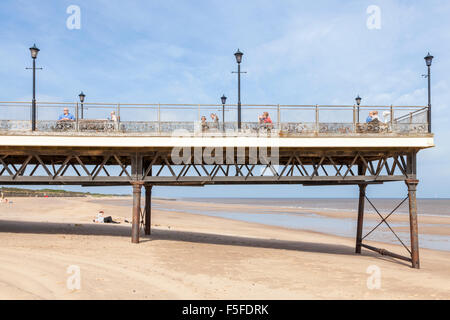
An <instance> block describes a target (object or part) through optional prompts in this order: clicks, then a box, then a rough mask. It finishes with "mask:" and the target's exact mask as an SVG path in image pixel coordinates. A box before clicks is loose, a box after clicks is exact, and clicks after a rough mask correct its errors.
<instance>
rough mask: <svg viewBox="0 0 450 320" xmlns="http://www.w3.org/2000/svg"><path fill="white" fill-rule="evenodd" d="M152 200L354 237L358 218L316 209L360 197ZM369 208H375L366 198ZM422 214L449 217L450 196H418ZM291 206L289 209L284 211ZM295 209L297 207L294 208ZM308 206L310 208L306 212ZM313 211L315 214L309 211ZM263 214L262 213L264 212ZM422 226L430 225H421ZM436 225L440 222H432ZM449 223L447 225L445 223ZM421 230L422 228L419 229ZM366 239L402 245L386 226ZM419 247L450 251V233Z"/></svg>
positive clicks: (403, 209)
mask: <svg viewBox="0 0 450 320" xmlns="http://www.w3.org/2000/svg"><path fill="white" fill-rule="evenodd" d="M171 200H172V201H164V202H155V201H154V202H153V203H152V207H153V208H155V209H158V210H162V211H174V210H175V211H178V212H186V213H190V214H199V215H207V216H214V217H221V218H226V219H233V220H239V221H244V222H252V223H260V224H265V225H270V226H279V227H284V228H291V229H301V230H308V231H314V232H321V233H327V234H333V235H337V236H343V237H349V238H354V237H355V234H356V221H355V219H354V218H331V217H326V216H323V215H320V214H315V213H314V210H317V211H318V212H320V211H347V212H355V217H356V211H357V207H358V200H357V199H280V198H273V199H268V198H265V199H256V198H254V199H249V198H184V199H180V200H186V201H193V202H202V203H211V206H210V207H208V208H204V207H198V208H195V207H184V206H182V205H181V203H179V202H178V201H177V199H171ZM402 200H403V199H373V200H371V201H372V203H373V205H374V206H375V207H376V208H377V209H378V210H379V212H380V213H381V214H383V215H386V214H388V213H390V212H391V211H392V209H394V208H395V207H396V206H397V205H398V204H400V203H401V202H402ZM92 201H94V202H97V203H105V201H106V202H108V203H109V204H111V203H114V204H116V205H119V206H129V207H131V206H132V202H131V200H130V199H117V200H112V201H111V200H92ZM217 203H225V204H243V205H248V206H250V208H249V207H247V206H245V207H242V208H240V209H234V210H233V211H231V210H226V211H223V210H222V209H218V208H216V207H215V206H214V204H217ZM252 205H254V206H258V207H261V206H262V207H265V209H263V210H261V209H252V208H251V206H252ZM365 206H366V210H367V211H374V209H373V208H372V207H371V205H370V204H369V203H368V202H367V201H366V204H365ZM417 207H418V212H419V215H431V216H450V199H418V203H417ZM286 208H289V209H290V210H289V211H286V210H283V209H286ZM292 209H296V210H292ZM305 209H308V210H307V211H306V210H305ZM311 210H312V211H313V212H312V213H311V212H310V211H311ZM261 213H263V214H261ZM395 214H408V201H407V200H406V201H405V202H404V203H403V204H402V205H401V206H400V207H399V208H398V209H397V211H396V213H395ZM377 223H378V222H375V221H370V220H366V221H364V233H367V232H369V231H370V230H371V229H372V228H373V227H374V226H375V225H376V224H377ZM390 225H391V227H393V228H394V230H395V229H396V228H399V227H403V228H404V230H408V227H409V224H408V223H405V222H398V223H390ZM420 226H428V225H426V224H421V225H420ZM429 226H437V225H429ZM446 226H448V225H446ZM419 229H420V228H419ZM396 232H397V234H398V235H399V236H400V238H401V239H402V240H403V241H404V243H405V245H407V246H409V232H405V231H403V230H402V231H398V230H396ZM367 240H375V241H381V242H388V243H396V244H399V243H398V241H397V239H396V238H395V236H394V235H393V234H392V233H391V232H390V231H389V230H388V229H387V227H385V226H384V225H382V226H381V228H378V229H377V231H376V232H374V233H372V234H371V235H370V236H369V237H368V238H367ZM420 247H422V248H429V249H435V250H445V251H450V236H444V235H434V234H424V233H421V235H420Z"/></svg>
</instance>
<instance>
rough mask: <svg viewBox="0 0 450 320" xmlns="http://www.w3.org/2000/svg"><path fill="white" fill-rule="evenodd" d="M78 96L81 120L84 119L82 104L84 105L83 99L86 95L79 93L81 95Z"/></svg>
mask: <svg viewBox="0 0 450 320" xmlns="http://www.w3.org/2000/svg"><path fill="white" fill-rule="evenodd" d="M78 96H79V97H80V102H81V119H84V111H83V103H84V98H85V97H86V95H85V94H84V93H83V91H81V93H80V94H79V95H78Z"/></svg>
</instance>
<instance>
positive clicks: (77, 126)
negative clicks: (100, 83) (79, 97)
mask: <svg viewBox="0 0 450 320" xmlns="http://www.w3.org/2000/svg"><path fill="white" fill-rule="evenodd" d="M75 120H76V122H75V130H76V131H79V128H80V127H79V124H78V102H77V104H76V106H75Z"/></svg>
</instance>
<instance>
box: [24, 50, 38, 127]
mask: <svg viewBox="0 0 450 320" xmlns="http://www.w3.org/2000/svg"><path fill="white" fill-rule="evenodd" d="M39 51H40V50H39V49H38V48H37V47H36V44H34V45H33V46H32V47H31V48H30V53H31V58H32V59H33V68H32V70H33V100H32V101H31V130H32V131H35V130H36V58H37V56H38V53H39ZM27 69H29V68H27Z"/></svg>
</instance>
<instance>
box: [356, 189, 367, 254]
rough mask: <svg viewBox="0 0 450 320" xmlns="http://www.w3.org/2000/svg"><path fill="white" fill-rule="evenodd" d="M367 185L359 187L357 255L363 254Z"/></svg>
mask: <svg viewBox="0 0 450 320" xmlns="http://www.w3.org/2000/svg"><path fill="white" fill-rule="evenodd" d="M366 188H367V184H360V185H359V202H358V221H357V229H356V248H355V253H361V244H362V232H363V222H364V203H365V200H366Z"/></svg>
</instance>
